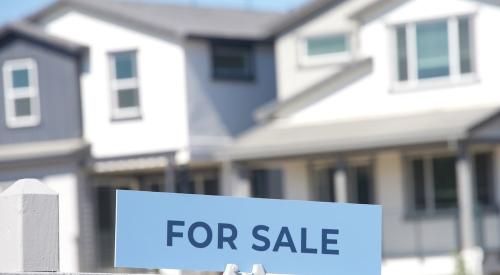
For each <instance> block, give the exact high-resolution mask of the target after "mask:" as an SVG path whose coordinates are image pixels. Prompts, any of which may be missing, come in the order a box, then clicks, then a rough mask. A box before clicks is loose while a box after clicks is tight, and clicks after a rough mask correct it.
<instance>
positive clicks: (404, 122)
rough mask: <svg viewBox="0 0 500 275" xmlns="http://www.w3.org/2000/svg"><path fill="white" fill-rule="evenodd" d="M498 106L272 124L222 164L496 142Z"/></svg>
mask: <svg viewBox="0 0 500 275" xmlns="http://www.w3.org/2000/svg"><path fill="white" fill-rule="evenodd" d="M499 108H500V106H489V107H482V108H476V109H464V110H436V111H432V112H425V113H418V114H406V115H400V116H387V117H380V118H367V119H359V120H348V121H337V122H323V123H316V124H310V125H287V124H285V123H280V122H279V121H276V122H274V123H269V124H267V125H264V126H261V127H257V128H256V129H254V130H252V131H250V132H248V133H247V134H244V135H243V136H241V137H240V138H239V139H238V140H237V141H236V142H235V143H234V144H233V145H232V146H230V147H229V149H228V150H227V151H225V152H224V153H223V154H221V158H224V159H232V160H235V161H247V160H264V159H276V158H293V157H298V156H310V155H321V154H334V153H348V152H359V151H374V150H382V149H389V148H401V147H414V146H420V145H430V144H450V143H456V142H457V141H470V142H500V115H499V112H498V109H499Z"/></svg>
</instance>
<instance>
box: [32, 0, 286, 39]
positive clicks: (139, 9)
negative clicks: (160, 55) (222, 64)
mask: <svg viewBox="0 0 500 275" xmlns="http://www.w3.org/2000/svg"><path fill="white" fill-rule="evenodd" d="M65 7H71V8H73V9H77V10H81V11H83V12H89V13H92V14H97V15H100V16H103V17H105V18H106V19H110V20H119V21H121V22H126V23H132V24H135V25H137V26H139V27H143V28H147V29H151V30H153V31H155V32H161V33H167V34H170V35H178V36H182V37H207V38H231V39H242V40H246V39H248V40H263V39H267V38H268V37H269V30H270V29H271V26H272V25H274V24H276V23H277V22H278V21H279V20H282V18H283V17H284V16H285V15H284V14H282V13H274V12H260V11H248V10H237V9H227V8H225V9H224V8H209V7H196V6H187V5H174V4H165V3H145V2H132V1H116V0H59V1H57V2H55V3H54V4H52V5H50V6H48V7H47V8H45V9H44V10H42V11H39V12H37V13H36V14H34V15H32V16H30V17H29V19H30V20H33V21H39V20H41V19H43V18H45V17H46V16H48V15H50V14H52V13H53V12H54V11H56V10H59V9H60V8H65Z"/></svg>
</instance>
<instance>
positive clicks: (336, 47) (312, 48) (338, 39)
mask: <svg viewBox="0 0 500 275" xmlns="http://www.w3.org/2000/svg"><path fill="white" fill-rule="evenodd" d="M346 51H347V36H346V35H336V36H324V37H314V38H309V39H307V54H308V55H309V56H316V55H323V54H332V53H341V52H346Z"/></svg>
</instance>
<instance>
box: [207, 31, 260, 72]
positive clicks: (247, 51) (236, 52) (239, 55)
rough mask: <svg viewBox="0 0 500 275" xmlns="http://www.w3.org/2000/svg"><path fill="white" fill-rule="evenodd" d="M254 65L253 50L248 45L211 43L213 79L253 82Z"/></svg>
mask: <svg viewBox="0 0 500 275" xmlns="http://www.w3.org/2000/svg"><path fill="white" fill-rule="evenodd" d="M254 63H255V61H254V50H253V47H252V45H251V44H250V43H237V42H219V41H217V42H213V43H212V70H213V77H214V78H215V79H222V80H253V79H254V78H255V68H254Z"/></svg>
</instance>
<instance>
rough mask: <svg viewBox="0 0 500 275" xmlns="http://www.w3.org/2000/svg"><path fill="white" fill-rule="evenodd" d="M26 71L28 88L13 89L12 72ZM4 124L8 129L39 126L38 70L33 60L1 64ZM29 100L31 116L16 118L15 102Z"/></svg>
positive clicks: (19, 60)
mask: <svg viewBox="0 0 500 275" xmlns="http://www.w3.org/2000/svg"><path fill="white" fill-rule="evenodd" d="M23 69H26V70H28V81H29V86H28V87H23V88H14V87H13V79H12V72H13V71H15V70H23ZM3 79H4V83H3V86H4V99H5V122H6V124H7V127H9V128H22V127H34V126H37V125H39V124H40V121H41V118H40V94H39V88H38V68H37V63H36V61H35V60H34V59H31V58H26V59H15V60H7V61H5V63H4V64H3ZM22 98H29V99H30V107H31V114H30V115H29V116H21V117H18V116H16V107H15V101H16V100H17V99H22Z"/></svg>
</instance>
